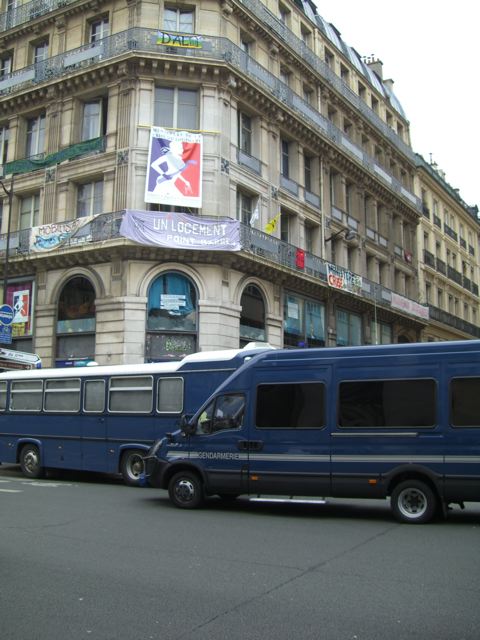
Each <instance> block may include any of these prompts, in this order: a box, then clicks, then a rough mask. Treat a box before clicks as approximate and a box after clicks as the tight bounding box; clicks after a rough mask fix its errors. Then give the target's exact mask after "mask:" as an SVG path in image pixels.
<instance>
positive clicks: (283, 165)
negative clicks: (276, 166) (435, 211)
mask: <svg viewBox="0 0 480 640" xmlns="http://www.w3.org/2000/svg"><path fill="white" fill-rule="evenodd" d="M280 146H281V155H280V173H281V174H282V176H283V177H284V178H288V177H290V144H289V143H288V142H287V141H286V140H281V141H280Z"/></svg>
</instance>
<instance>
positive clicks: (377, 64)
mask: <svg viewBox="0 0 480 640" xmlns="http://www.w3.org/2000/svg"><path fill="white" fill-rule="evenodd" d="M366 62H367V65H368V66H369V67H370V69H371V70H372V71H373V73H375V74H376V75H377V76H378V77H379V78H380V80H383V62H382V61H381V60H380V59H379V58H375V56H373V55H372V56H370V57H369V58H368V59H367V61H366Z"/></svg>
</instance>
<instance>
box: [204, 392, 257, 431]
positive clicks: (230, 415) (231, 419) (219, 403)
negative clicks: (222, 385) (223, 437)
mask: <svg viewBox="0 0 480 640" xmlns="http://www.w3.org/2000/svg"><path fill="white" fill-rule="evenodd" d="M244 411H245V396H244V395H243V394H241V393H229V394H226V395H224V396H218V398H216V399H215V400H214V401H213V402H211V403H210V404H209V405H208V406H207V407H206V409H205V411H203V412H202V414H201V415H200V418H199V419H198V422H197V433H214V432H215V431H223V430H224V429H239V428H240V427H241V426H242V422H243V413H244Z"/></svg>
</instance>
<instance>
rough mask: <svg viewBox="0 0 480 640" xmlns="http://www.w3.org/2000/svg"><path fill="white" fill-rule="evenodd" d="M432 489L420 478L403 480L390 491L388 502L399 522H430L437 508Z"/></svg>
mask: <svg viewBox="0 0 480 640" xmlns="http://www.w3.org/2000/svg"><path fill="white" fill-rule="evenodd" d="M437 502H438V501H437V498H436V496H435V493H434V491H433V490H432V489H431V488H430V487H429V486H428V484H426V483H425V482H422V481H421V480H416V479H412V480H404V481H403V482H400V483H399V484H397V486H396V487H395V488H394V490H393V491H392V495H391V498H390V504H391V508H392V511H393V514H394V516H395V518H396V519H397V520H399V521H400V522H407V523H410V524H424V523H426V522H430V520H431V519H432V518H433V516H434V515H435V512H436V509H437Z"/></svg>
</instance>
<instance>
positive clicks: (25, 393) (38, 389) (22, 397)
mask: <svg viewBox="0 0 480 640" xmlns="http://www.w3.org/2000/svg"><path fill="white" fill-rule="evenodd" d="M42 391H43V381H42V380H13V381H12V386H11V388H10V411H41V410H42V395H43V394H42Z"/></svg>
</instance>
